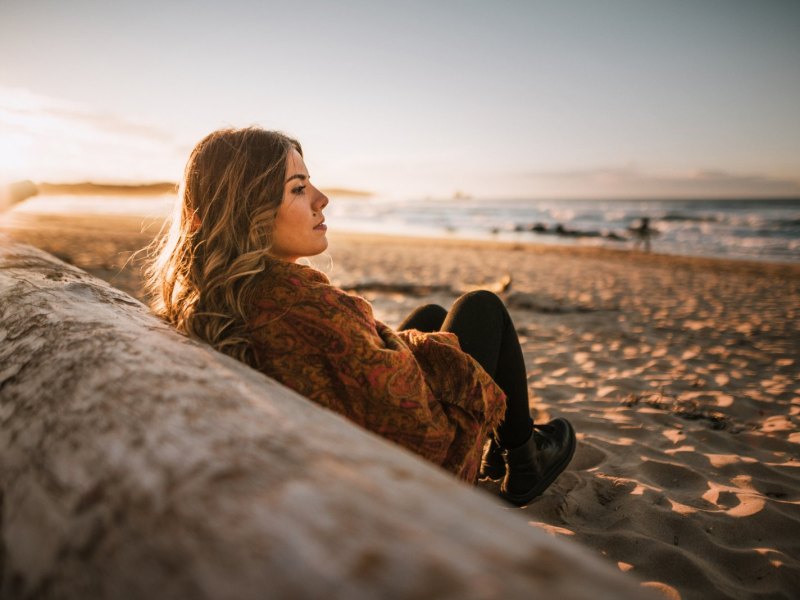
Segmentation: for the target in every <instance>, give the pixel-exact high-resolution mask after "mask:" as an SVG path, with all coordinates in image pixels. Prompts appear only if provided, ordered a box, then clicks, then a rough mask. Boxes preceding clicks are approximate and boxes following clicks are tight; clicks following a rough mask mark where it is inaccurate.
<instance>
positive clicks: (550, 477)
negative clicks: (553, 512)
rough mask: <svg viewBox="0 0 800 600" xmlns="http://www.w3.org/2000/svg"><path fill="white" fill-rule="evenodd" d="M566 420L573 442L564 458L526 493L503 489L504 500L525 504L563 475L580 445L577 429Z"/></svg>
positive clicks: (501, 493) (515, 503)
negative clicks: (576, 435) (576, 433)
mask: <svg viewBox="0 0 800 600" xmlns="http://www.w3.org/2000/svg"><path fill="white" fill-rule="evenodd" d="M564 422H565V423H566V424H567V427H569V432H570V434H571V435H570V442H571V443H570V445H569V450H568V452H567V453H566V454H565V455H564V458H562V459H561V460H560V461H559V462H557V463H556V464H555V465H553V466H552V467H551V468H550V470H549V471H548V472H547V473H545V474H544V477H542V479H541V481H539V483H537V484H536V485H535V486H533V487H532V488H531V489H530V490H528V491H527V492H526V493H524V494H512V493H510V492H502V491H501V492H500V497H501V498H503V500H506V501H508V502H510V503H511V504H513V505H515V506H524V505H525V504H528V502H530V501H531V500H533V499H534V498H536V497H537V496H541V495H542V493H543V492H544V491H545V490H546V489H547V488H548V487H550V484H552V483H553V482H554V481H555V480H556V477H558V476H559V475H561V473H563V472H564V469H566V468H567V466H568V465H569V463H570V461H571V460H572V457H573V456H574V455H575V448H576V447H577V446H578V441H577V439H576V437H575V429H574V428H573V427H572V423H570V422H569V421H564Z"/></svg>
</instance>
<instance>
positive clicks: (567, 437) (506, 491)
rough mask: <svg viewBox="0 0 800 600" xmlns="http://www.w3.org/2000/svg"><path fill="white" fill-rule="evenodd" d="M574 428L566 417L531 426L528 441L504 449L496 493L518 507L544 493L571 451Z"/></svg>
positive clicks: (562, 468) (570, 458)
mask: <svg viewBox="0 0 800 600" xmlns="http://www.w3.org/2000/svg"><path fill="white" fill-rule="evenodd" d="M575 446H576V442H575V430H574V429H573V428H572V425H570V423H569V421H567V420H566V419H553V420H552V421H550V422H549V423H547V424H546V425H534V426H533V431H532V432H531V437H530V438H528V441H527V442H525V443H524V444H522V445H521V446H518V447H517V448H510V449H506V450H505V457H506V476H505V478H504V479H503V483H502V484H501V485H500V496H501V497H502V498H504V499H505V500H507V501H509V502H511V503H512V504H515V505H516V506H522V505H524V504H527V503H528V502H530V501H531V500H533V499H534V498H536V496H539V495H541V494H542V492H544V491H545V490H546V489H547V488H548V486H549V485H550V484H551V483H553V481H555V479H556V477H558V476H559V475H560V474H561V472H562V471H563V470H564V469H566V468H567V465H568V464H569V461H570V460H572V456H573V454H575Z"/></svg>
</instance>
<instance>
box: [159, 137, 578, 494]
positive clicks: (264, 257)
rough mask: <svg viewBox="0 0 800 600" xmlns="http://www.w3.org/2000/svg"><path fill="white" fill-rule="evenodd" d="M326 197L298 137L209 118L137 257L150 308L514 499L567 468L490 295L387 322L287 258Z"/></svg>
mask: <svg viewBox="0 0 800 600" xmlns="http://www.w3.org/2000/svg"><path fill="white" fill-rule="evenodd" d="M327 205H328V198H327V197H326V196H325V194H324V193H322V192H321V191H320V190H319V189H317V188H316V187H315V185H314V184H313V183H312V182H311V178H310V175H309V172H308V169H307V168H306V165H305V162H304V160H303V152H302V149H301V146H300V144H299V143H298V142H297V141H296V140H294V139H292V138H290V137H287V136H286V135H283V134H281V133H278V132H274V131H264V130H261V129H257V128H248V129H229V130H222V131H216V132H214V133H211V134H210V135H208V136H207V137H206V138H204V139H203V140H201V141H200V143H199V144H197V146H196V147H195V148H194V150H193V151H192V153H191V155H190V157H189V161H188V163H187V165H186V170H185V174H184V178H183V181H182V183H181V186H180V191H179V197H178V200H177V204H176V206H175V212H174V216H173V219H172V223H171V227H170V230H169V232H168V234H167V235H166V236H165V237H164V239H163V241H162V242H161V246H160V250H159V253H158V255H157V256H156V257H155V259H154V261H153V262H152V264H151V266H150V273H149V274H150V279H149V291H150V293H151V296H152V299H153V308H154V310H155V311H156V312H157V313H158V314H159V315H160V316H162V317H163V318H164V319H166V320H167V321H168V322H170V323H172V324H173V325H174V326H175V327H176V328H177V329H178V330H179V331H181V332H183V333H185V334H188V335H190V336H192V337H195V338H199V339H200V340H204V341H205V342H207V343H208V344H210V345H211V346H213V347H214V348H216V349H217V350H219V351H221V352H224V353H226V354H229V355H231V356H233V357H235V358H237V359H239V360H241V361H243V362H245V363H247V364H248V365H250V366H252V367H254V368H256V369H258V370H260V371H262V372H263V373H265V374H267V375H269V376H271V377H273V378H275V379H277V380H278V381H281V382H282V383H284V384H285V385H287V386H288V387H290V388H292V389H294V390H296V391H297V392H299V393H300V394H302V395H303V396H305V397H307V398H309V399H310V400H312V401H314V402H316V403H318V404H320V405H322V406H324V407H327V408H329V409H331V410H334V411H336V412H338V413H340V414H342V415H344V416H346V417H347V418H349V419H351V420H352V421H353V422H355V423H357V424H358V425H360V426H362V427H365V428H366V429H369V430H371V431H373V432H375V433H377V434H378V435H381V436H383V437H384V438H387V439H389V440H391V441H393V442H396V443H397V444H400V445H401V446H404V447H406V448H408V449H409V450H411V451H413V452H415V453H417V454H418V455H420V456H422V457H424V458H425V459H427V460H429V461H431V462H433V463H435V464H438V465H440V466H442V467H443V468H445V469H447V470H449V471H451V472H452V473H454V474H455V475H456V476H457V477H459V478H461V479H464V480H466V481H469V482H471V483H474V482H475V481H476V480H477V479H478V478H479V477H483V478H490V479H495V480H497V479H501V478H502V483H501V485H500V494H501V496H502V497H503V498H505V499H506V500H508V501H509V502H511V503H513V504H516V505H523V504H526V503H528V502H529V501H530V500H532V499H533V498H535V497H536V496H538V495H540V494H541V493H542V492H544V490H545V489H546V488H547V487H548V486H549V485H550V484H551V483H552V482H553V481H554V480H555V479H556V477H557V476H558V475H559V474H560V473H561V472H562V471H563V470H564V469H565V468H566V467H567V465H568V464H569V462H570V460H571V459H572V456H573V453H574V451H575V445H576V441H575V432H574V430H573V428H572V426H571V425H570V423H569V422H568V421H566V420H565V419H554V420H552V421H550V422H549V423H547V424H544V425H534V424H533V422H532V420H531V417H530V411H529V406H528V384H527V377H526V373H525V361H524V359H523V355H522V350H521V349H520V345H519V341H518V339H517V334H516V331H515V329H514V325H513V323H512V322H511V318H510V317H509V315H508V312H507V311H506V308H505V306H504V305H503V302H502V301H501V300H500V299H499V298H498V297H497V296H495V295H494V294H492V293H491V292H487V291H478V292H472V293H469V294H466V295H464V296H462V297H460V298H458V299H457V300H456V302H455V303H454V304H453V307H452V308H451V309H450V311H449V312H448V311H447V310H445V309H444V308H442V307H441V306H437V305H426V306H422V307H419V308H418V309H416V310H415V311H414V312H413V313H412V314H411V315H409V316H408V317H407V318H406V319H405V320H404V321H403V323H402V324H401V325H400V326H399V327H398V328H397V330H393V329H392V328H390V327H388V326H387V325H385V324H384V323H382V322H380V321H379V320H377V319H375V317H374V316H373V313H372V307H371V306H370V304H369V303H368V302H367V301H366V300H364V299H363V298H360V297H358V296H355V295H351V294H348V293H346V292H344V291H343V290H341V289H339V288H337V287H334V286H332V285H331V284H330V282H329V281H328V278H327V277H326V276H325V275H324V274H323V273H321V272H319V271H317V270H315V269H313V268H311V267H308V266H304V265H301V264H298V263H297V260H298V259H300V258H302V257H308V256H313V255H316V254H320V253H321V252H323V251H325V250H326V248H327V246H328V241H327V239H326V230H327V227H326V225H325V217H324V215H323V210H324V209H325V207H326V206H327Z"/></svg>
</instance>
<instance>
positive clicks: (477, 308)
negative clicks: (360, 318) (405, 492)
mask: <svg viewBox="0 0 800 600" xmlns="http://www.w3.org/2000/svg"><path fill="white" fill-rule="evenodd" d="M398 329H400V330H402V329H418V330H419V331H428V332H430V331H449V332H451V333H454V334H456V336H457V337H458V341H459V343H460V344H461V349H462V350H463V351H464V352H466V353H467V354H469V355H471V356H472V357H473V358H474V359H475V360H477V361H478V362H479V363H480V365H481V366H482V367H483V368H484V370H485V371H486V372H487V373H489V375H491V376H492V378H493V379H494V380H495V382H496V383H497V385H498V386H500V388H501V389H502V390H503V391H504V392H505V393H506V397H507V401H506V413H505V418H504V419H503V423H502V424H501V425H500V427H499V428H498V430H497V438H498V439H497V441H498V442H499V443H500V445H501V446H505V447H509V448H513V447H515V446H519V445H520V444H524V443H525V442H526V441H527V440H528V437H530V433H531V426H532V421H531V415H530V409H529V408H528V380H527V375H526V373H525V361H524V359H523V357H522V349H521V348H520V346H519V339H518V338H517V332H516V330H515V329H514V324H513V323H512V322H511V317H510V316H509V314H508V311H507V310H506V307H505V305H504V304H503V301H502V300H500V298H498V297H497V296H496V295H494V294H493V293H491V292H487V291H477V292H470V293H469V294H464V295H463V296H461V297H460V298H459V299H458V300H456V301H455V303H454V304H453V306H452V308H451V309H450V312H447V311H446V310H445V309H444V308H442V307H441V306H439V305H437V304H427V305H425V306H421V307H419V308H417V309H416V310H415V311H414V312H412V313H411V314H410V315H409V316H408V317H406V319H405V320H404V321H403V322H402V323H401V324H400V326H399V327H398Z"/></svg>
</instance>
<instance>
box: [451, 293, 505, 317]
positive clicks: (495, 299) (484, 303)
mask: <svg viewBox="0 0 800 600" xmlns="http://www.w3.org/2000/svg"><path fill="white" fill-rule="evenodd" d="M465 305H468V306H475V307H480V308H487V309H490V310H497V309H500V310H502V311H503V312H505V311H506V305H505V304H504V303H503V301H502V300H501V299H500V296H498V295H497V294H495V293H494V292H490V291H489V290H475V291H473V292H468V293H466V294H464V295H463V296H461V297H459V298H458V300H456V302H455V304H453V308H455V307H456V306H465Z"/></svg>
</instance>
